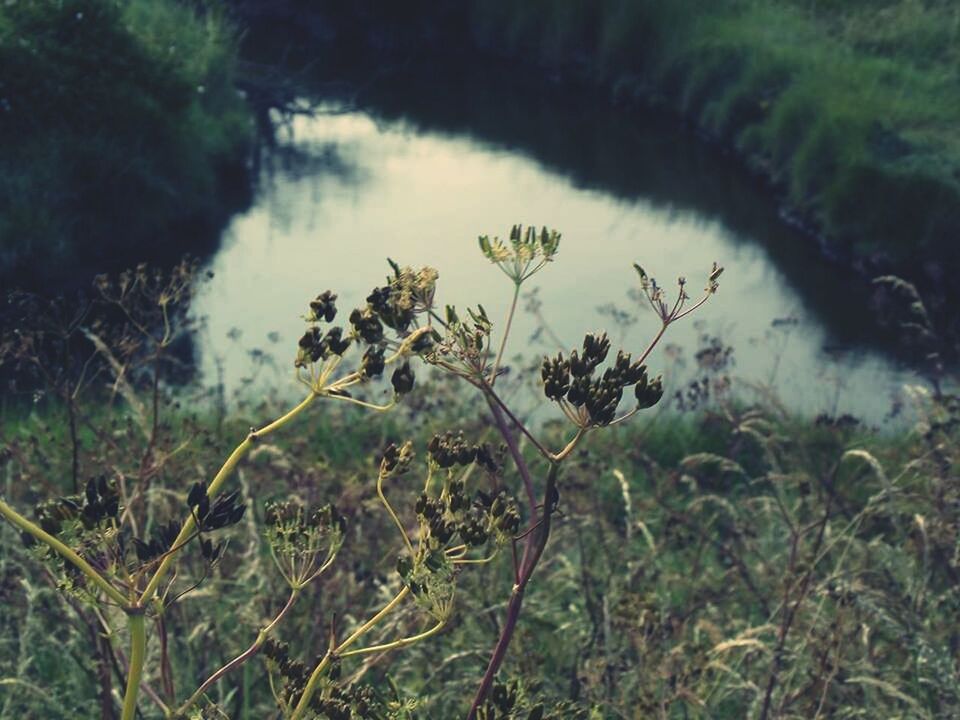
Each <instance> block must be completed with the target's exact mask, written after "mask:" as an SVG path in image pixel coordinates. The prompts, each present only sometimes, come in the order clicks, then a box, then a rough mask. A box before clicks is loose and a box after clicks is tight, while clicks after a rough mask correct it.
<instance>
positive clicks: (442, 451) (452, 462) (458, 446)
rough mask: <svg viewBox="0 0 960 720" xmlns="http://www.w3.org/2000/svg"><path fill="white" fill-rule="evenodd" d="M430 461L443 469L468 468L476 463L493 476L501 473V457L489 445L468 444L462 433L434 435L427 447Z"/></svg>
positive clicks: (448, 432) (449, 431)
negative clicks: (457, 466) (467, 466)
mask: <svg viewBox="0 0 960 720" xmlns="http://www.w3.org/2000/svg"><path fill="white" fill-rule="evenodd" d="M427 450H428V452H429V453H430V459H431V460H432V461H433V462H434V463H436V465H437V466H438V467H440V468H443V469H448V468H452V467H454V466H456V465H459V466H466V465H469V464H470V463H474V462H475V463H476V464H477V465H479V466H480V467H482V468H483V469H484V470H486V471H487V472H489V473H491V474H494V475H496V474H498V473H499V471H500V462H499V457H498V456H497V454H496V453H495V452H494V450H493V448H492V447H490V445H489V444H488V443H482V444H479V445H472V444H470V443H468V442H467V441H466V440H465V439H464V437H463V433H462V432H458V433H456V434H454V433H453V431H451V430H448V431H447V432H445V433H443V434H442V435H434V436H433V437H432V438H431V439H430V443H429V444H428V445H427Z"/></svg>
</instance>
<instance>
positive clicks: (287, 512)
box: [264, 500, 347, 535]
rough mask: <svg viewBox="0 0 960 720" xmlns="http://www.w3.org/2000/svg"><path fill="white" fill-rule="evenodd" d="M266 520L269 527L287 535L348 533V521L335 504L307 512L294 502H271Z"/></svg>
mask: <svg viewBox="0 0 960 720" xmlns="http://www.w3.org/2000/svg"><path fill="white" fill-rule="evenodd" d="M264 519H265V521H266V523H267V525H268V526H270V527H271V528H274V529H276V530H278V531H279V530H283V532H285V533H291V532H295V533H299V534H301V535H306V534H308V533H310V532H321V533H328V532H338V533H340V534H341V535H342V534H343V533H345V532H346V531H347V519H346V518H345V517H344V516H343V515H341V514H340V512H339V511H338V510H337V508H336V506H335V505H334V504H333V503H327V504H326V505H323V506H321V507H319V508H317V509H315V510H313V511H312V512H307V510H306V509H305V508H304V507H303V505H301V504H300V503H298V502H295V501H293V500H286V501H283V502H271V503H267V506H266V511H265V513H264ZM291 528H293V529H294V530H291Z"/></svg>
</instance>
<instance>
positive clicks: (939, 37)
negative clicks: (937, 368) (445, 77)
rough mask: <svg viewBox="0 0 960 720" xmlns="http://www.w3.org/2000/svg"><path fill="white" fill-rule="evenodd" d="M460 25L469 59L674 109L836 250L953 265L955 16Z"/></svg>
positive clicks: (733, 1) (576, 5) (695, 14)
mask: <svg viewBox="0 0 960 720" xmlns="http://www.w3.org/2000/svg"><path fill="white" fill-rule="evenodd" d="M471 26H472V28H473V30H474V34H475V37H476V38H477V40H478V42H479V44H480V45H481V46H482V47H488V48H492V49H496V50H502V51H505V52H508V53H510V54H512V55H514V56H516V57H518V58H521V57H522V58H528V59H532V60H533V61H535V62H538V63H541V64H543V65H544V66H545V67H547V68H550V67H553V68H556V69H558V70H566V71H573V72H576V73H579V74H581V75H583V76H586V77H588V78H589V79H591V80H593V81H597V82H601V83H604V84H605V85H607V86H608V87H609V88H610V91H611V93H612V94H613V96H614V98H615V99H617V100H630V99H639V100H640V101H641V102H649V101H650V100H654V101H656V102H661V103H664V104H666V105H668V106H669V107H671V108H674V109H676V110H678V111H679V112H681V113H682V114H683V115H684V116H686V117H688V118H690V119H691V120H692V121H693V122H694V123H696V124H697V125H699V126H700V127H701V128H702V129H703V130H705V131H707V132H708V133H710V134H711V135H713V136H716V137H718V138H721V139H723V140H724V141H726V142H727V143H729V144H730V145H732V146H733V147H735V148H736V150H737V151H738V152H739V153H740V154H742V155H743V156H744V157H745V158H746V159H747V160H748V161H749V162H750V163H751V164H752V165H753V166H754V167H755V168H757V169H758V170H760V171H761V172H763V173H765V174H767V175H768V176H770V178H771V179H772V180H773V181H774V182H776V183H777V184H778V185H779V186H781V187H782V188H783V191H784V193H785V195H786V196H787V198H788V200H789V204H790V207H791V208H792V210H793V211H794V212H796V213H798V214H799V215H801V216H802V217H804V218H806V219H808V220H811V221H812V222H813V223H814V224H815V225H816V226H817V227H818V228H821V229H822V230H823V231H825V233H826V234H827V236H828V237H829V238H830V239H831V240H832V241H833V242H834V243H835V244H836V247H835V249H839V250H841V251H842V252H844V253H847V252H849V253H851V254H852V255H854V256H855V257H860V258H862V257H864V256H869V255H874V254H876V255H879V256H882V257H886V258H888V259H890V260H893V261H895V262H905V261H910V260H915V259H916V257H917V254H920V255H922V256H924V257H928V258H939V259H949V260H951V261H953V262H956V261H957V259H958V257H960V255H958V252H957V247H956V243H957V237H958V235H960V210H958V209H960V132H958V130H957V122H956V121H957V118H960V90H958V87H960V85H958V82H957V80H958V77H960V52H958V50H957V48H958V47H960V45H958V43H957V39H958V37H960V9H958V8H957V6H956V4H955V3H950V2H938V1H936V0H931V1H929V2H921V1H914V0H884V1H882V2H844V3H841V2H813V3H810V2H799V1H794V0H761V1H757V0H726V1H723V2H712V1H711V2H704V1H702V0H682V1H681V2H674V3H654V2H645V1H644V0H636V1H634V2H619V1H616V2H614V1H611V2H578V1H577V0H543V1H542V2H538V3H523V4H518V3H508V2H502V3H497V2H483V3H476V4H475V6H474V9H473V18H472V22H471Z"/></svg>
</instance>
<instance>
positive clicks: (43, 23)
mask: <svg viewBox="0 0 960 720" xmlns="http://www.w3.org/2000/svg"><path fill="white" fill-rule="evenodd" d="M236 46H237V39H236V37H235V34H234V31H233V30H232V28H231V26H230V24H229V23H228V22H227V21H226V19H225V17H224V16H223V14H222V12H221V11H219V10H218V9H217V6H216V5H214V4H209V5H207V4H198V5H196V6H195V7H191V6H189V5H187V4H180V3H179V2H177V0H164V1H162V2H146V1H141V0H67V1H66V2H60V1H59V0H57V1H56V2H54V1H53V0H27V1H26V2H16V3H5V4H4V6H3V8H2V9H0V68H2V71H0V72H2V74H0V132H2V133H3V135H4V137H8V138H16V142H12V143H5V145H4V148H3V152H2V154H0V205H2V206H3V207H4V208H5V211H4V213H3V214H2V217H0V271H3V272H4V273H7V274H9V273H10V272H11V271H14V270H24V269H26V268H32V272H33V274H34V275H39V276H40V277H44V276H45V275H46V274H49V273H50V272H51V271H52V269H53V267H54V266H55V265H56V264H57V261H59V262H60V263H63V261H65V260H69V261H72V262H74V263H76V262H77V261H78V260H79V261H89V260H90V259H91V258H93V257H101V258H102V257H105V256H109V255H111V254H113V255H116V254H119V255H121V256H123V257H126V258H128V260H127V262H130V261H132V260H133V259H137V260H139V259H142V257H143V255H142V252H143V246H144V245H151V244H159V243H161V242H169V240H168V239H167V238H169V237H171V236H176V235H177V234H178V232H179V234H182V233H183V232H184V231H185V230H187V229H189V228H190V227H194V228H196V227H198V226H203V225H204V224H212V225H217V224H218V223H219V222H220V220H219V218H221V217H222V216H223V214H224V210H223V199H222V197H223V195H224V192H223V191H224V187H225V186H224V182H223V180H224V174H225V171H226V170H227V168H228V167H237V166H242V164H243V162H244V158H245V147H246V146H247V144H248V141H249V139H250V132H251V127H250V122H249V118H248V115H247V111H246V109H245V107H244V105H243V103H242V101H241V99H240V98H239V97H238V95H237V93H236V90H235V88H234V86H233V83H234V77H233V75H234V65H235V60H236ZM174 230H177V231H178V232H174ZM131 248H138V249H137V250H136V252H135V253H133V254H131V253H130V250H131ZM39 258H43V262H39V261H38V260H39ZM120 267H122V265H121V266H120Z"/></svg>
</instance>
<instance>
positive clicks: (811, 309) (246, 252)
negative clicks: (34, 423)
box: [195, 71, 918, 425]
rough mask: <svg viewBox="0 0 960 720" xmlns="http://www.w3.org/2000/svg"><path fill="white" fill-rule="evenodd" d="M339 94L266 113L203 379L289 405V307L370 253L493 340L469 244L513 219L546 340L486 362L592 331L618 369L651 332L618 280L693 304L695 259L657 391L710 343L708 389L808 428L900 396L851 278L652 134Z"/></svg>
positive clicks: (480, 104) (489, 276)
mask: <svg viewBox="0 0 960 720" xmlns="http://www.w3.org/2000/svg"><path fill="white" fill-rule="evenodd" d="M359 87H360V89H359V90H358V89H357V87H354V88H353V89H352V90H351V91H350V92H348V93H338V95H337V96H334V97H324V96H323V95H318V96H317V97H313V98H311V99H310V100H309V102H307V101H305V102H304V104H303V105H304V107H305V108H306V107H309V108H310V109H311V112H304V113H301V114H295V115H293V116H291V117H288V118H285V119H283V122H282V123H280V121H281V118H280V117H279V116H277V117H275V118H274V119H275V120H276V121H277V122H278V123H280V124H281V125H282V128H281V130H280V131H279V132H278V134H277V138H276V142H275V143H274V144H272V146H271V147H270V148H269V150H265V151H264V152H263V153H262V155H261V159H262V163H261V167H260V169H259V173H260V176H261V177H260V182H259V190H258V192H257V194H256V196H255V198H254V201H253V204H252V206H251V207H250V209H249V210H248V211H246V212H244V213H243V214H241V215H239V216H236V217H235V218H234V219H233V220H232V222H231V223H230V224H229V226H228V228H227V229H226V231H225V233H224V237H223V241H222V244H221V247H220V249H219V250H218V251H217V253H216V254H215V255H214V256H213V257H212V259H211V260H210V261H209V267H210V269H211V270H212V271H213V272H214V279H213V280H212V281H211V283H209V285H208V286H207V287H206V288H205V290H204V291H203V293H202V294H201V296H200V298H199V299H198V301H197V303H196V305H195V310H196V312H198V313H199V314H201V315H203V316H205V317H206V318H207V330H206V333H207V334H206V336H205V337H206V339H204V340H202V341H201V342H200V343H199V353H200V358H201V365H200V367H201V371H202V374H203V376H204V377H205V378H206V379H207V381H208V382H214V381H216V380H217V379H221V378H222V379H223V381H224V383H225V385H226V387H227V389H228V390H230V391H234V390H237V389H241V388H247V391H248V392H253V393H257V392H260V391H261V390H259V389H258V388H264V387H267V386H271V387H277V386H279V387H280V388H284V387H289V388H290V391H291V394H292V393H294V392H296V386H295V384H294V382H293V379H292V377H293V375H292V356H293V351H294V346H295V342H296V339H297V337H299V334H300V333H302V328H303V321H302V319H301V316H302V314H303V313H304V311H305V310H306V307H307V302H308V301H309V300H310V299H312V298H313V297H314V296H315V295H316V294H317V293H319V292H320V291H322V290H325V289H328V288H329V289H332V290H334V291H335V292H337V293H339V295H340V298H341V307H345V308H349V307H352V306H354V305H357V304H360V303H362V302H363V298H364V297H365V295H366V294H367V293H368V292H369V290H370V289H371V288H372V287H374V286H375V285H377V284H380V283H382V281H383V278H384V276H385V275H386V273H387V271H388V269H389V268H388V266H387V263H386V258H387V257H390V258H393V259H394V260H396V261H397V262H399V263H400V264H409V265H431V266H433V267H435V268H437V270H438V271H439V273H440V281H439V293H438V300H439V302H440V304H441V305H442V304H445V303H451V304H455V305H458V306H461V307H462V306H465V305H468V304H476V303H478V302H479V303H482V304H483V305H484V307H485V308H486V309H487V311H488V312H489V314H490V316H491V317H492V318H494V319H495V320H496V322H497V323H498V325H499V324H500V319H501V318H502V317H503V316H504V314H505V312H506V309H507V307H508V303H509V300H510V294H511V290H512V288H511V286H510V283H509V281H507V280H506V278H504V277H503V275H502V274H501V273H500V272H499V271H498V270H497V269H496V268H495V267H493V266H492V265H490V264H489V263H487V261H486V260H484V259H483V258H482V257H481V255H480V253H479V251H478V248H477V236H478V235H480V234H488V235H491V236H493V235H499V236H501V237H503V236H505V235H506V234H507V233H508V232H509V229H510V227H511V226H512V225H513V224H515V223H524V224H528V223H529V224H534V225H547V226H549V227H551V228H556V229H557V230H559V231H560V232H561V233H562V234H563V239H562V242H561V246H560V252H559V254H558V256H557V258H556V260H555V262H554V263H552V264H551V265H549V266H548V267H546V268H545V269H544V270H543V271H542V272H541V273H539V274H538V275H536V276H535V277H534V278H533V279H532V280H531V281H530V283H529V284H528V286H526V287H525V289H526V290H533V289H535V290H536V294H537V298H538V299H539V301H540V302H541V303H542V309H541V314H542V318H544V319H546V320H547V322H548V324H549V326H550V328H551V330H552V337H551V336H550V335H549V334H547V333H542V332H541V333H539V334H538V335H536V336H535V337H534V334H535V331H536V328H537V327H538V326H539V325H540V322H539V320H538V319H536V318H535V317H533V316H531V314H530V313H527V312H522V313H521V315H520V316H519V318H518V321H517V322H516V324H515V326H514V331H513V334H512V338H513V339H512V345H511V346H510V348H509V349H508V356H511V355H512V354H514V353H516V354H519V355H522V356H523V357H526V358H528V359H529V358H535V357H537V356H540V355H543V354H545V353H551V352H552V353H555V352H556V350H557V346H556V342H555V341H556V340H559V341H560V342H562V343H563V345H564V346H565V347H568V348H569V347H572V346H574V345H576V344H579V342H580V340H581V339H582V336H583V334H584V332H586V331H592V330H597V329H601V328H606V329H607V330H608V331H609V333H610V335H611V337H613V338H614V341H615V343H617V342H619V343H620V344H622V346H623V347H625V348H626V349H627V350H630V351H633V352H634V353H636V352H639V351H640V350H642V349H643V347H645V345H646V342H647V340H648V339H649V338H650V337H652V335H653V334H654V333H655V332H656V330H657V329H658V325H657V322H658V321H657V319H656V317H655V316H654V314H653V313H652V312H651V311H650V310H649V308H646V309H645V308H643V307H642V306H641V305H639V304H638V303H637V302H636V301H635V299H634V298H632V297H631V290H632V289H634V290H635V289H636V288H637V276H636V274H635V272H634V270H633V268H632V264H633V263H634V262H638V263H640V264H641V265H643V266H644V267H645V268H646V269H647V271H648V272H649V273H650V274H651V275H654V276H655V277H657V278H658V280H659V281H660V282H661V284H662V285H664V286H665V287H667V289H668V291H671V292H672V291H673V290H674V285H675V281H676V278H677V277H678V276H684V277H686V278H687V279H688V281H689V288H690V289H691V292H692V294H694V295H696V294H697V293H698V292H699V290H700V288H701V287H702V286H703V283H704V281H705V277H706V275H707V273H708V271H709V269H710V266H711V263H712V262H713V261H717V262H719V263H720V264H722V265H723V266H724V267H725V268H726V271H725V273H724V274H723V276H722V278H721V284H720V290H719V292H718V293H717V294H716V296H715V297H713V298H711V300H710V301H709V302H708V303H707V304H706V305H705V306H704V307H703V308H702V309H701V310H700V311H698V312H697V313H696V314H695V315H693V316H690V317H688V318H686V319H684V320H683V321H681V322H679V323H677V324H676V325H674V326H673V327H671V328H670V330H669V333H668V335H667V337H666V339H665V342H664V343H663V344H662V346H661V348H660V350H659V351H658V352H657V353H655V354H654V355H653V356H652V357H651V362H650V365H651V367H652V369H654V370H655V371H663V372H665V374H666V375H667V378H668V394H672V393H674V392H676V391H678V390H681V391H682V390H683V389H684V387H685V386H686V384H687V383H688V381H690V380H691V379H692V378H694V377H697V376H698V375H699V371H698V368H697V361H696V359H695V353H696V351H697V350H698V349H699V348H701V347H703V345H704V342H705V341H706V342H708V343H709V342H711V341H712V340H708V339H712V338H719V340H720V342H721V345H722V346H730V347H731V348H733V354H732V356H731V363H730V366H729V367H728V368H726V369H725V370H724V371H723V372H724V373H728V374H729V375H730V376H731V377H733V378H734V379H735V381H734V385H733V391H734V392H735V393H736V394H738V395H740V396H741V397H749V396H750V395H752V394H754V393H755V392H756V391H757V388H758V387H762V388H764V389H765V390H764V391H766V390H771V391H773V392H774V393H775V394H776V395H777V396H778V397H779V398H780V399H781V400H782V402H783V403H784V404H785V405H786V406H787V407H789V408H791V409H793V410H796V411H799V412H803V413H807V414H811V415H812V414H817V413H820V412H826V413H829V414H834V415H836V414H839V413H845V412H849V413H852V414H854V415H857V416H860V417H864V418H866V419H868V420H869V421H870V422H871V423H872V424H876V425H882V424H883V423H885V422H888V414H889V413H890V410H891V408H892V407H893V406H894V404H895V403H896V402H898V400H897V399H898V398H901V397H902V389H903V386H904V385H905V384H909V383H917V382H918V380H917V377H916V376H915V375H914V374H913V373H911V372H909V371H907V370H904V369H902V368H901V367H900V366H899V365H898V364H897V363H896V362H895V361H894V360H893V359H892V358H891V356H890V354H889V353H886V352H884V351H883V350H882V340H881V338H880V336H879V335H878V334H877V331H876V330H874V329H872V328H873V323H872V320H871V318H870V311H869V308H868V300H867V292H868V288H867V287H866V285H865V283H863V282H862V280H860V279H858V278H854V277H850V276H849V274H848V273H845V272H843V271H841V270H840V269H839V268H835V267H832V266H830V265H829V264H827V263H825V262H824V261H823V260H822V259H821V258H820V257H819V256H818V254H817V252H816V250H815V248H814V246H813V245H814V244H813V241H812V240H811V239H810V238H808V237H805V236H804V235H803V234H802V233H801V232H799V231H798V230H796V229H794V228H792V227H791V226H790V225H788V224H787V223H786V222H784V221H783V220H782V218H781V217H780V216H779V215H778V213H777V211H776V207H775V202H774V201H773V200H772V199H771V195H770V193H769V190H768V189H767V188H765V187H763V186H762V185H761V184H760V183H758V182H757V181H756V180H755V179H754V178H752V177H751V176H750V175H748V174H747V173H745V172H744V171H743V170H742V169H741V168H739V167H738V166H736V165H735V164H734V163H732V162H730V161H729V160H728V159H727V158H726V157H724V155H723V153H722V152H720V151H719V150H718V149H717V148H715V147H711V146H709V145H708V144H707V143H705V142H703V141H702V140H700V139H698V138H696V137H695V136H694V135H693V134H692V133H690V132H689V131H687V130H684V129H682V128H678V127H676V123H675V122H674V121H673V120H672V119H671V118H666V117H659V116H655V115H637V114H634V113H628V112H620V111H617V110H614V109H612V108H610V107H604V106H600V107H598V106H597V105H596V104H595V103H594V102H593V101H591V100H590V99H589V98H584V97H582V96H580V97H577V96H570V95H568V94H565V93H561V92H546V93H537V94H534V95H532V96H531V94H530V93H528V92H526V91H525V90H524V88H523V86H522V84H520V83H516V84H514V83H511V82H510V80H509V78H504V77H503V76H500V77H499V78H498V77H497V76H496V74H495V73H494V76H493V77H491V74H490V73H487V74H486V75H484V76H483V77H481V78H479V79H478V78H477V77H475V76H470V77H461V76H458V75H457V74H456V73H444V72H440V71H438V73H437V76H436V77H434V78H429V77H428V78H426V79H424V78H423V77H422V75H421V76H420V79H418V80H417V81H416V82H403V83H392V82H382V81H380V82H374V83H370V84H369V85H367V86H364V85H360V86H359ZM521 304H522V305H525V304H527V303H521ZM612 308H617V311H618V316H619V317H620V319H621V320H627V322H626V323H623V322H620V323H617V322H614V318H613V315H612V314H611V309H612ZM621 312H622V313H624V315H620V314H619V313H621ZM271 359H272V363H271V362H269V360H271ZM265 361H267V362H265Z"/></svg>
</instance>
